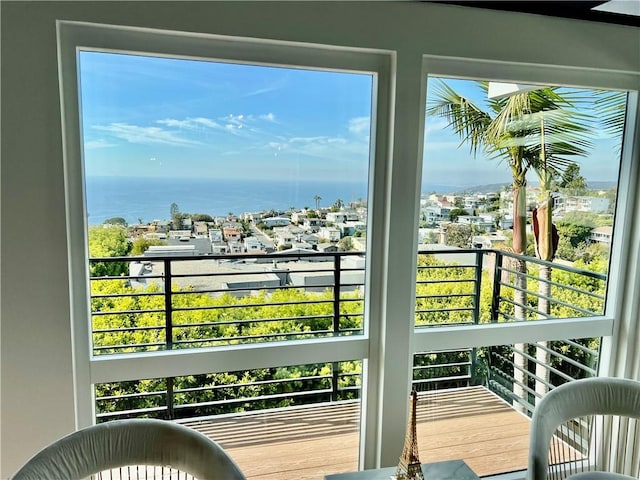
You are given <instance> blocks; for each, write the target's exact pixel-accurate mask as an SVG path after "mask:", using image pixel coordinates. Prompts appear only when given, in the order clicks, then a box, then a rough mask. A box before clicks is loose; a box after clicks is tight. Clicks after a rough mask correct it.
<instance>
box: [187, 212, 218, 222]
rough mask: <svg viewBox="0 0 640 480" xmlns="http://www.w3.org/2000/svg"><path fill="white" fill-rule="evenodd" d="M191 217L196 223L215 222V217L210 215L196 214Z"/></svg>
mask: <svg viewBox="0 0 640 480" xmlns="http://www.w3.org/2000/svg"><path fill="white" fill-rule="evenodd" d="M190 216H191V220H193V221H194V222H213V221H214V220H213V217H212V216H211V215H209V214H208V213H194V214H193V215H190Z"/></svg>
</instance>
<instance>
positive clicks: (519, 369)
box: [513, 179, 527, 412]
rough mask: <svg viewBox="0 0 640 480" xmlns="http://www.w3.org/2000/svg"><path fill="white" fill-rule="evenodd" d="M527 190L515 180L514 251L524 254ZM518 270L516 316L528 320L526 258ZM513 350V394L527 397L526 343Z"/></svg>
mask: <svg viewBox="0 0 640 480" xmlns="http://www.w3.org/2000/svg"><path fill="white" fill-rule="evenodd" d="M526 215H527V192H526V183H525V182H522V181H516V180H515V179H514V182H513V253H515V254H518V255H522V254H524V253H525V248H526V244H527V232H526V225H527V217H526ZM514 270H515V271H516V272H517V273H516V274H515V278H514V282H513V283H514V287H515V291H514V293H513V300H514V303H515V305H514V317H515V318H516V319H517V320H526V318H527V311H526V309H525V308H524V307H523V306H524V305H526V304H527V294H526V290H527V277H526V276H525V275H524V274H525V273H526V271H527V265H526V262H525V261H524V260H520V259H516V260H515V268H514ZM513 347H514V352H513V364H514V369H513V378H514V383H513V394H514V396H515V397H516V398H520V399H523V400H524V399H525V395H526V393H525V390H524V387H523V385H524V384H525V383H526V378H525V377H526V375H525V371H526V369H527V361H526V359H525V357H524V356H523V355H521V354H520V353H518V352H524V350H525V349H526V344H524V343H517V344H515V345H514V346H513ZM513 406H514V408H515V409H516V410H518V411H520V412H524V407H523V406H522V404H520V403H519V402H517V400H514V405H513Z"/></svg>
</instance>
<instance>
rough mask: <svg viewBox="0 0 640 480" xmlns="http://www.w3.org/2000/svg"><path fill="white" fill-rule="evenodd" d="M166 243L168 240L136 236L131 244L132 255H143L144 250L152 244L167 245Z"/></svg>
mask: <svg viewBox="0 0 640 480" xmlns="http://www.w3.org/2000/svg"><path fill="white" fill-rule="evenodd" d="M166 244H167V242H165V241H164V240H157V239H152V238H142V237H140V238H136V239H135V240H134V241H133V243H132V245H131V252H130V255H131V256H134V257H136V256H138V255H143V254H144V252H146V251H147V250H148V249H149V247H151V246H157V245H166Z"/></svg>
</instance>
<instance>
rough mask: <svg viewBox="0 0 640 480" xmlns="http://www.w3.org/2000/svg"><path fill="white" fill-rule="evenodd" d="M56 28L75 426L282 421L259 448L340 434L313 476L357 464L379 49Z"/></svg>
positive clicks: (381, 68) (378, 163) (378, 139)
mask: <svg viewBox="0 0 640 480" xmlns="http://www.w3.org/2000/svg"><path fill="white" fill-rule="evenodd" d="M67 27H68V29H65V28H63V30H64V31H65V33H68V34H69V36H70V37H73V36H74V35H78V37H74V38H68V43H66V44H65V45H66V46H67V47H68V48H69V49H68V50H65V55H67V56H64V55H63V58H64V60H65V62H63V63H64V65H65V67H66V68H67V69H69V71H75V72H76V75H68V76H66V77H65V84H64V86H65V100H66V101H67V102H68V105H69V109H70V111H73V112H74V113H73V114H71V115H70V122H69V123H70V124H69V125H67V134H68V135H69V137H70V138H73V142H72V143H70V150H71V151H70V152H68V157H69V159H70V162H69V164H68V173H69V175H68V177H69V188H68V191H69V201H68V209H69V210H70V212H71V213H70V215H71V216H72V217H73V216H74V215H75V216H76V218H84V220H85V221H84V222H83V224H82V228H74V229H73V230H74V231H73V232H72V234H71V242H72V243H75V244H76V245H77V246H78V247H79V248H78V249H77V250H75V254H74V255H73V256H74V260H73V263H74V266H72V269H73V270H74V272H75V274H74V282H75V283H76V285H77V287H78V289H77V293H78V297H77V298H76V301H77V311H76V318H75V320H74V322H75V327H76V329H77V331H78V332H82V331H85V332H86V334H87V335H86V336H84V335H78V337H77V338H76V340H75V341H76V346H77V355H76V364H77V366H78V375H77V378H76V381H77V383H78V404H79V405H80V408H79V410H80V411H81V413H80V420H79V422H80V423H85V424H86V423H93V422H96V421H108V420H110V419H116V418H128V417H140V416H151V417H159V418H166V419H172V420H176V421H181V422H186V421H190V419H193V418H209V419H211V421H212V424H211V425H210V426H207V424H198V425H195V424H194V425H192V426H194V428H199V429H201V430H204V431H205V432H206V431H207V429H208V428H215V427H214V426H213V424H215V423H216V422H215V421H213V420H214V417H215V418H224V419H226V420H224V422H231V423H233V424H235V425H236V426H237V429H238V432H241V431H242V429H243V428H245V427H243V422H245V420H247V419H248V418H253V419H254V420H255V421H259V422H261V423H264V422H266V423H267V424H268V425H270V426H268V427H265V428H266V429H267V430H269V429H272V430H273V429H278V428H279V425H281V424H282V422H294V424H292V425H290V430H291V431H290V434H287V435H284V436H283V435H280V436H278V435H271V436H270V437H269V442H271V444H272V445H271V447H269V448H271V449H286V448H287V447H286V446H283V445H286V442H288V441H290V440H291V439H292V438H297V437H296V433H295V432H296V431H297V430H300V429H304V436H305V437H307V436H311V437H312V438H315V436H318V437H322V438H323V439H324V440H323V441H330V440H328V438H327V433H329V434H330V435H333V436H334V437H335V438H336V439H338V438H343V437H344V436H345V435H347V436H348V441H346V443H345V444H344V447H343V448H342V450H343V452H342V453H341V455H342V457H341V458H343V463H342V465H334V464H333V463H332V462H334V460H335V455H334V454H333V453H330V452H327V458H328V460H326V461H325V463H326V465H325V466H320V465H316V466H315V467H312V468H311V470H312V471H311V473H307V474H308V475H311V476H310V477H309V478H313V475H314V474H315V473H314V472H316V471H317V470H318V469H319V468H323V469H325V471H327V472H338V471H347V470H353V469H356V468H357V467H358V458H359V448H358V445H359V443H360V442H359V440H358V438H359V435H360V432H359V430H360V428H359V425H360V415H361V413H360V410H361V409H360V398H361V397H362V390H363V388H364V387H363V380H362V378H363V372H364V371H366V365H365V362H366V358H367V350H368V346H367V342H366V340H363V337H365V335H367V334H368V331H369V330H370V326H369V324H370V317H369V316H368V313H367V311H368V310H371V309H370V308H365V304H366V302H367V298H368V292H369V291H370V290H371V289H372V288H374V289H375V288H379V287H375V282H374V283H373V285H374V286H373V287H372V286H371V283H370V278H371V276H372V272H374V271H375V269H376V267H371V266H370V265H368V256H369V255H368V253H369V252H371V251H375V250H376V249H379V248H380V247H379V245H380V244H381V242H382V240H381V239H380V240H375V239H372V238H375V236H374V235H372V234H371V232H373V231H375V229H376V228H378V229H379V228H380V225H377V223H379V221H376V219H375V218H372V216H371V214H370V211H371V208H372V206H373V205H375V202H376V200H375V198H374V186H373V183H372V181H373V179H374V172H375V170H376V169H379V170H380V171H381V172H382V171H384V168H383V165H384V164H385V162H386V159H385V156H384V154H385V144H386V143H387V141H386V138H385V135H386V133H383V134H382V136H378V134H377V132H378V130H380V131H382V132H384V131H385V128H384V122H382V123H380V122H378V123H379V125H380V127H378V124H376V123H375V121H374V119H375V117H376V113H377V105H378V103H382V104H383V105H385V104H386V103H387V100H386V98H387V95H388V90H387V88H386V86H385V87H382V88H381V87H380V80H381V79H385V82H384V83H385V85H386V84H387V83H388V82H387V80H386V78H388V67H387V66H386V65H387V64H388V59H387V58H385V57H384V56H382V55H379V54H372V53H367V52H359V53H358V54H355V53H354V52H351V51H347V50H345V51H340V50H335V49H331V50H324V49H320V48H312V47H309V48H302V47H293V46H284V45H281V46H280V47H279V48H274V46H273V45H265V44H263V43H260V42H255V43H251V42H250V43H245V44H243V43H242V42H241V43H237V44H235V47H234V48H229V44H228V43H227V42H225V41H216V40H213V39H210V38H201V39H199V40H198V41H196V42H195V43H194V39H193V38H189V37H185V36H182V35H180V34H175V35H174V34H170V33H159V34H140V32H131V31H129V32H126V31H120V30H119V29H111V28H110V27H97V26H96V27H91V28H87V29H86V30H85V28H84V27H79V26H72V25H68V26H67ZM97 33H99V35H97V37H96V34H97ZM147 33H148V32H147ZM98 37H99V38H98ZM125 37H128V41H129V42H130V43H129V44H128V45H127V48H125V49H123V48H122V47H121V45H122V39H123V38H125ZM168 39H170V40H171V47H170V48H169V49H168V50H167V44H166V42H167V40H168ZM136 45H137V48H136ZM150 46H155V47H156V48H157V51H153V50H154V49H153V48H150ZM72 51H73V52H74V53H73V54H71V52H72ZM203 52H206V54H203ZM74 77H76V78H77V82H73V81H70V80H71V79H73V78H74ZM66 80H69V81H68V82H67V81H66ZM76 99H77V101H76ZM71 119H73V120H71ZM71 123H74V124H75V125H76V126H75V127H74V126H73V125H71ZM79 213H81V215H78V214H79ZM80 252H84V253H83V257H84V258H83V259H81V258H80V255H79V253H80ZM377 268H379V267H377ZM82 277H84V280H83V279H82ZM81 292H85V295H84V296H83V295H82V294H81ZM83 304H84V305H83ZM325 404H331V405H335V406H336V407H339V406H340V405H342V407H340V408H338V410H336V412H338V411H339V413H338V414H339V415H342V416H343V418H344V422H342V423H341V425H343V426H340V425H337V424H335V422H333V421H331V422H326V421H324V420H322V418H323V416H326V415H327V414H328V413H327V412H325V413H322V412H321V411H320V410H317V412H316V414H315V415H317V418H318V422H316V423H314V424H310V423H309V422H307V421H303V422H302V424H295V422H296V421H298V420H296V419H300V418H303V417H304V416H305V415H304V414H305V412H307V413H308V412H311V411H315V410H313V409H314V408H316V409H317V408H320V409H321V408H322V405H325ZM271 411H273V412H278V411H282V412H283V413H284V414H286V415H287V416H288V417H287V418H283V419H279V418H277V414H276V417H273V418H270V419H265V418H263V417H261V416H260V415H262V413H260V412H263V413H264V412H267V413H268V412H271ZM332 411H333V410H332ZM295 412H298V413H297V414H296V413H295ZM251 415H253V416H251ZM256 415H258V416H260V418H259V419H258V417H256ZM256 419H257V420H256ZM292 419H293V420H292ZM245 423H246V422H245ZM331 425H333V426H335V427H336V428H335V429H333V430H327V428H328V427H329V426H331ZM345 438H346V437H345ZM263 440H264V438H263V435H257V436H256V439H255V441H260V442H262V441H263ZM220 441H221V443H222V444H223V446H226V447H227V448H233V447H234V445H235V444H234V442H233V438H231V437H230V438H229V439H227V440H222V439H221V440H220ZM225 444H226V445H225ZM278 445H279V446H278ZM235 446H237V445H235ZM235 455H236V456H237V458H238V459H239V462H240V463H241V466H242V467H243V469H250V468H252V462H255V457H253V456H248V457H247V456H244V457H243V454H242V452H240V451H237V452H236V453H235ZM240 459H242V460H240ZM278 468H284V466H280V467H278ZM305 468H306V467H305ZM314 469H315V470H314ZM303 470H304V469H303ZM299 474H300V477H299V478H306V477H304V475H305V473H304V472H299Z"/></svg>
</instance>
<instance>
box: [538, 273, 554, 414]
mask: <svg viewBox="0 0 640 480" xmlns="http://www.w3.org/2000/svg"><path fill="white" fill-rule="evenodd" d="M538 277H539V278H540V281H539V282H538V293H539V294H540V297H538V311H539V312H540V314H539V317H540V318H548V316H549V314H550V313H551V304H550V302H549V300H547V298H549V297H551V284H550V283H549V281H550V280H551V267H549V266H546V265H540V271H539V272H538ZM536 360H537V361H536V404H537V403H538V402H539V401H540V399H541V398H542V397H544V396H545V394H546V393H547V392H548V390H549V387H547V384H548V383H549V363H550V360H551V357H550V355H549V352H548V351H547V342H537V343H536Z"/></svg>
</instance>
